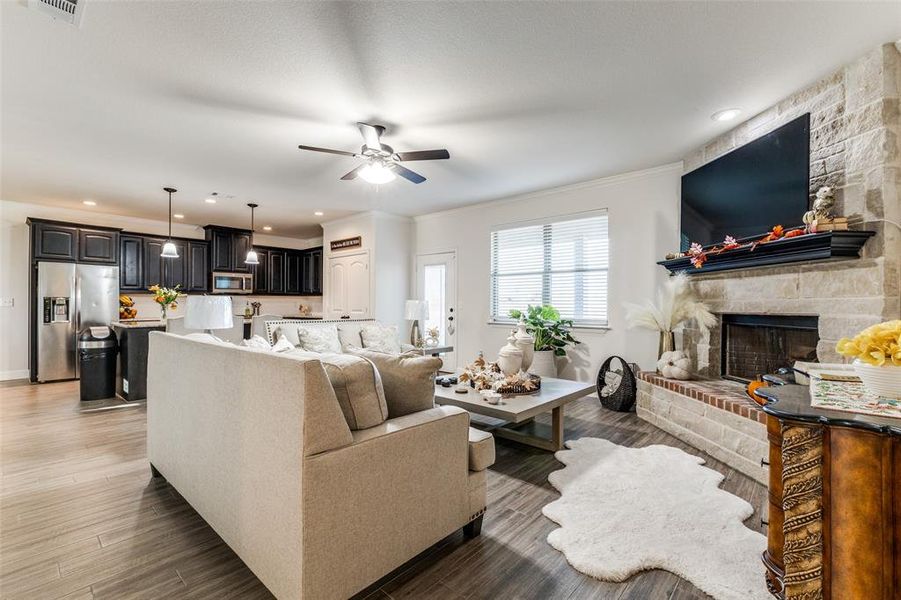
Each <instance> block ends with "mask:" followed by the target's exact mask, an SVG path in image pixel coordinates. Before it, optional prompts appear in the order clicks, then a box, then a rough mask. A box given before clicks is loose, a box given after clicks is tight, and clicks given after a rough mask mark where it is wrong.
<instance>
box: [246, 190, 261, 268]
mask: <svg viewBox="0 0 901 600" xmlns="http://www.w3.org/2000/svg"><path fill="white" fill-rule="evenodd" d="M247 206H249V207H250V249H249V250H248V251H247V258H245V259H244V263H245V264H248V265H258V264H260V259H259V258H257V253H256V250H254V249H253V209H255V208H256V207H257V206H259V205H258V204H254V203H253V202H251V203H249V204H248V205H247Z"/></svg>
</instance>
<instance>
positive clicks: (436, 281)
mask: <svg viewBox="0 0 901 600" xmlns="http://www.w3.org/2000/svg"><path fill="white" fill-rule="evenodd" d="M416 286H417V294H418V296H419V299H420V300H425V301H427V302H428V303H429V313H428V315H427V316H426V319H425V322H424V323H423V325H422V333H423V337H426V335H427V331H428V329H430V328H436V329H437V330H438V343H439V344H440V345H442V346H453V347H454V348H456V347H457V324H458V322H459V319H458V315H457V255H456V253H455V252H441V253H439V254H420V255H419V256H417V257H416ZM441 358H442V359H443V360H444V367H443V369H442V370H444V371H454V370H456V368H457V353H456V352H449V353H447V354H443V355H442V356H441Z"/></svg>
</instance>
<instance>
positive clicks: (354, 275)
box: [347, 253, 371, 319]
mask: <svg viewBox="0 0 901 600" xmlns="http://www.w3.org/2000/svg"><path fill="white" fill-rule="evenodd" d="M347 259H348V260H347V310H348V312H349V313H350V317H351V318H352V319H365V318H367V317H369V313H370V310H369V308H370V307H369V304H370V297H371V296H370V294H369V253H364V254H355V255H353V256H348V257H347Z"/></svg>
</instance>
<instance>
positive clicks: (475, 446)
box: [469, 427, 494, 471]
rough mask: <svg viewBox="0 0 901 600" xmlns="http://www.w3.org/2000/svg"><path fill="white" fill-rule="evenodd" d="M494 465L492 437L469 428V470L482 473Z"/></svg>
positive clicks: (485, 432) (479, 430)
mask: <svg viewBox="0 0 901 600" xmlns="http://www.w3.org/2000/svg"><path fill="white" fill-rule="evenodd" d="M493 464H494V436H493V435H491V434H490V433H488V432H487V431H482V430H481V429H476V428H475V427H470V428H469V470H470V471H484V470H485V469H487V468H488V467H490V466H491V465H493Z"/></svg>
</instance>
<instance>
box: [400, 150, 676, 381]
mask: <svg viewBox="0 0 901 600" xmlns="http://www.w3.org/2000/svg"><path fill="white" fill-rule="evenodd" d="M681 173H682V166H681V163H675V164H670V165H665V166H662V167H657V168H653V169H646V170H643V171H636V172H632V173H626V174H623V175H616V176H613V177H607V178H604V179H599V180H596V181H591V182H587V183H582V184H576V185H571V186H566V187H561V188H555V189H551V190H545V191H542V192H538V193H533V194H527V195H523V196H516V197H513V198H507V199H504V200H499V201H495V202H488V203H484V204H477V205H473V206H468V207H465V208H461V209H455V210H451V211H445V212H439V213H433V214H429V215H424V216H421V217H417V218H416V219H415V222H416V226H415V248H416V253H417V254H427V253H433V252H444V251H450V250H454V251H456V253H457V310H456V313H457V323H458V330H457V347H458V348H459V350H460V357H459V365H460V366H462V365H464V364H466V363H469V362H471V361H472V360H473V359H474V358H475V357H476V354H477V353H478V352H479V351H480V350H482V351H484V352H485V356H486V357H488V358H491V359H492V360H493V359H494V357H496V356H497V351H498V350H499V349H500V348H501V346H503V345H504V343H505V338H506V337H507V335H508V334H509V329H510V328H509V327H508V326H501V325H489V324H488V301H489V270H490V257H489V241H490V233H491V229H492V227H494V226H496V225H501V224H506V223H512V222H516V221H524V220H528V219H537V218H542V217H550V216H558V215H566V214H573V213H579V212H584V211H589V210H597V209H602V208H606V209H607V211H608V216H609V225H610V273H609V285H610V287H609V290H608V302H609V310H608V312H609V328H608V329H604V330H589V329H578V330H576V331H575V332H574V335H575V337H576V339H578V340H580V341H582V342H583V343H582V344H581V345H579V346H577V347H576V348H575V349H571V350H569V353H568V356H567V358H566V359H565V360H563V361H561V362H560V364H559V365H558V366H559V367H560V373H561V376H563V377H566V378H569V379H577V380H580V381H593V380H594V379H595V377H596V376H597V372H598V369H599V368H600V365H601V363H602V362H603V361H604V360H605V359H606V358H607V357H608V356H610V355H612V354H617V355H620V356H622V357H623V358H625V359H626V360H627V361H629V362H637V363H638V364H639V365H641V366H642V367H644V368H652V367H653V365H654V363H655V361H656V357H657V336H656V334H655V333H654V332H651V331H646V330H641V329H632V330H629V329H627V328H626V324H625V320H624V312H625V311H624V309H623V307H622V303H623V302H628V301H642V300H644V299H646V298H651V297H652V296H653V295H654V293H655V291H656V288H657V286H658V285H660V283H661V282H662V281H664V279H665V277H666V271H665V270H664V269H663V267H660V266H658V265H656V264H655V263H656V261H658V260H660V259H661V258H662V257H663V256H664V255H665V254H666V253H667V252H672V251H674V250H677V249H678V246H679V235H678V224H679V193H680V176H681Z"/></svg>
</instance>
